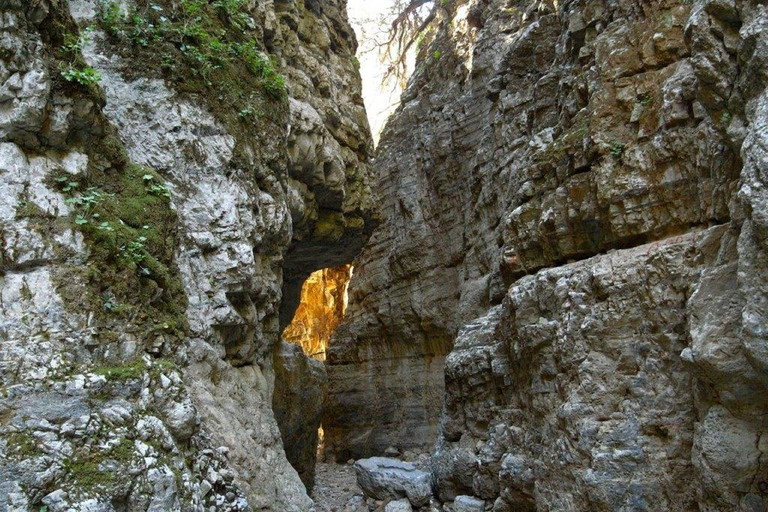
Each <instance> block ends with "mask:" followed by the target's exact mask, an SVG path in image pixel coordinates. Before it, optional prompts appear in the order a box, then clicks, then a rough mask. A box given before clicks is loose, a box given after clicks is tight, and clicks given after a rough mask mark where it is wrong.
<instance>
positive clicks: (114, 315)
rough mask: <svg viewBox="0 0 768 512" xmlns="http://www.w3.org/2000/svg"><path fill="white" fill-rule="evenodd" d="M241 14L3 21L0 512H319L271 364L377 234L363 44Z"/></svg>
mask: <svg viewBox="0 0 768 512" xmlns="http://www.w3.org/2000/svg"><path fill="white" fill-rule="evenodd" d="M226 4H227V5H224V3H222V2H217V3H211V2H184V3H180V2H171V1H165V0H157V1H152V2H148V1H144V0H130V1H119V2H98V1H96V0H70V1H58V2H56V1H49V0H35V1H32V2H29V1H27V0H7V1H3V2H0V14H1V17H2V19H1V23H2V25H1V26H0V32H1V37H0V47H1V48H2V51H1V52H0V155H1V156H0V188H2V198H1V199H0V217H2V222H1V223H0V289H1V290H2V291H1V292H0V293H1V300H0V365H1V366H2V375H1V376H0V510H4V511H5V510H9V511H10V510H13V511H35V512H38V511H39V510H42V509H47V510H49V511H57V512H58V511H62V512H63V511H75V510H83V511H85V510H89V511H105V512H106V511H114V510H153V511H161V510H162V511H170V510H210V509H211V508H214V509H216V510H243V511H245V510H273V511H280V512H286V511H294V512H307V511H310V510H313V504H312V501H311V500H310V499H309V497H308V496H307V493H306V489H305V486H304V485H303V484H302V482H301V480H300V479H299V475H298V474H297V472H296V470H295V469H294V468H292V467H291V465H290V464H289V463H288V460H287V459H286V455H285V452H284V449H283V443H282V441H281V433H280V430H279V428H278V424H277V422H276V420H275V416H274V414H273V411H272V400H273V390H274V386H275V384H274V378H275V370H274V368H273V356H275V353H276V352H277V351H279V350H280V348H279V346H280V345H279V336H280V331H281V322H280V316H281V311H282V314H283V315H285V316H287V317H290V315H291V314H292V312H293V309H295V307H296V304H295V301H294V300H293V299H292V298H291V297H292V293H293V290H294V289H295V288H296V283H298V285H299V286H300V281H301V279H303V277H304V276H306V275H309V273H310V272H312V271H314V270H317V269H318V268H322V267H327V266H338V265H341V264H345V263H349V262H350V261H351V259H352V258H353V257H354V255H355V254H356V253H357V251H358V250H359V248H360V247H361V246H362V244H363V243H364V241H365V239H366V237H367V233H369V232H370V230H371V229H372V227H373V224H374V220H373V218H374V212H373V202H372V196H371V193H370V186H369V177H368V176H369V169H368V165H367V159H368V155H369V151H370V148H371V143H370V135H369V133H368V129H367V121H366V119H365V111H364V108H363V106H362V100H361V99H360V79H359V75H358V74H357V71H356V69H355V66H354V63H353V61H352V56H353V54H354V49H355V46H356V43H355V40H354V35H353V33H352V31H351V29H350V27H349V26H348V24H347V21H346V13H345V9H346V6H345V3H344V2H343V1H338V2H337V1H326V2H319V3H318V2H313V3H310V2H307V3H306V4H305V3H304V2H301V3H298V4H295V3H285V2H254V1H250V0H248V1H242V2H240V1H237V2H227V3H226ZM270 56H271V57H270ZM270 59H271V60H270ZM281 76H282V78H281ZM283 79H284V80H285V82H283ZM283 83H285V85H283ZM275 357H279V355H278V356H275ZM298 357H303V356H301V355H300V354H299V355H297V356H296V357H295V358H294V360H297V359H298ZM304 363H306V364H304V365H303V366H302V365H301V364H297V365H296V366H295V367H294V368H299V369H306V370H307V371H309V373H310V374H309V375H303V376H296V375H295V372H292V371H288V372H286V374H287V375H289V376H290V375H293V377H291V378H294V377H295V380H293V381H289V382H288V383H287V384H286V386H287V387H289V388H290V387H291V386H292V385H293V384H292V383H301V382H302V379H310V377H311V376H315V374H316V373H322V372H314V370H311V371H310V370H309V366H308V365H309V363H307V362H306V361H304ZM288 366H290V365H285V366H284V368H283V369H285V368H286V367H288ZM313 389H314V388H313ZM304 398H305V400H307V401H309V400H311V399H312V396H310V395H309V394H305V395H304ZM312 405H313V407H314V408H315V410H317V408H318V407H319V404H312ZM309 409H311V407H309V408H308V410H309ZM315 432H316V429H315ZM309 442H311V440H310V441H309Z"/></svg>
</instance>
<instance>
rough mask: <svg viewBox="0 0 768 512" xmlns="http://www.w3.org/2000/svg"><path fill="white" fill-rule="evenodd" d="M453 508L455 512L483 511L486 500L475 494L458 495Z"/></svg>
mask: <svg viewBox="0 0 768 512" xmlns="http://www.w3.org/2000/svg"><path fill="white" fill-rule="evenodd" d="M453 510H454V512H483V511H484V510H485V502H484V501H483V500H481V499H478V498H475V497H473V496H456V500H455V501H454V502H453Z"/></svg>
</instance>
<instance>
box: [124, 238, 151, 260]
mask: <svg viewBox="0 0 768 512" xmlns="http://www.w3.org/2000/svg"><path fill="white" fill-rule="evenodd" d="M146 241H147V237H145V236H140V237H139V238H137V239H136V240H134V241H133V242H129V243H127V244H125V245H124V246H123V248H122V250H123V253H124V254H125V256H127V257H128V259H130V260H131V261H132V262H134V263H135V264H136V265H141V264H142V263H144V261H145V260H146V259H147V248H146V247H145V246H144V244H145V243H146Z"/></svg>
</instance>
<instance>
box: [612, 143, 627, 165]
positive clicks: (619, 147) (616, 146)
mask: <svg viewBox="0 0 768 512" xmlns="http://www.w3.org/2000/svg"><path fill="white" fill-rule="evenodd" d="M625 149H626V144H624V143H623V142H619V141H617V140H612V141H611V144H610V152H611V156H612V157H613V158H616V159H617V160H618V159H619V158H621V156H622V155H623V154H624V150H625Z"/></svg>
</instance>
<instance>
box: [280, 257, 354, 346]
mask: <svg viewBox="0 0 768 512" xmlns="http://www.w3.org/2000/svg"><path fill="white" fill-rule="evenodd" d="M351 276H352V266H351V265H344V266H341V267H337V268H325V269H322V270H318V271H317V272H314V273H313V274H312V275H310V276H309V277H308V278H307V280H306V282H305V283H304V286H303V287H302V289H301V303H300V304H299V307H298V309H297V310H296V314H295V315H294V317H293V321H292V322H291V324H290V325H289V326H288V327H286V328H285V330H284V331H283V339H284V340H285V341H287V342H290V343H296V344H298V345H301V347H302V348H303V349H304V353H305V354H306V355H308V356H309V357H313V358H315V359H319V360H321V361H324V360H325V351H326V348H327V347H328V342H329V340H330V339H331V335H332V334H333V332H334V331H335V330H336V328H337V327H338V326H339V324H340V323H341V321H342V319H343V318H344V311H345V310H346V308H347V285H348V283H349V279H350V277H351Z"/></svg>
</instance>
